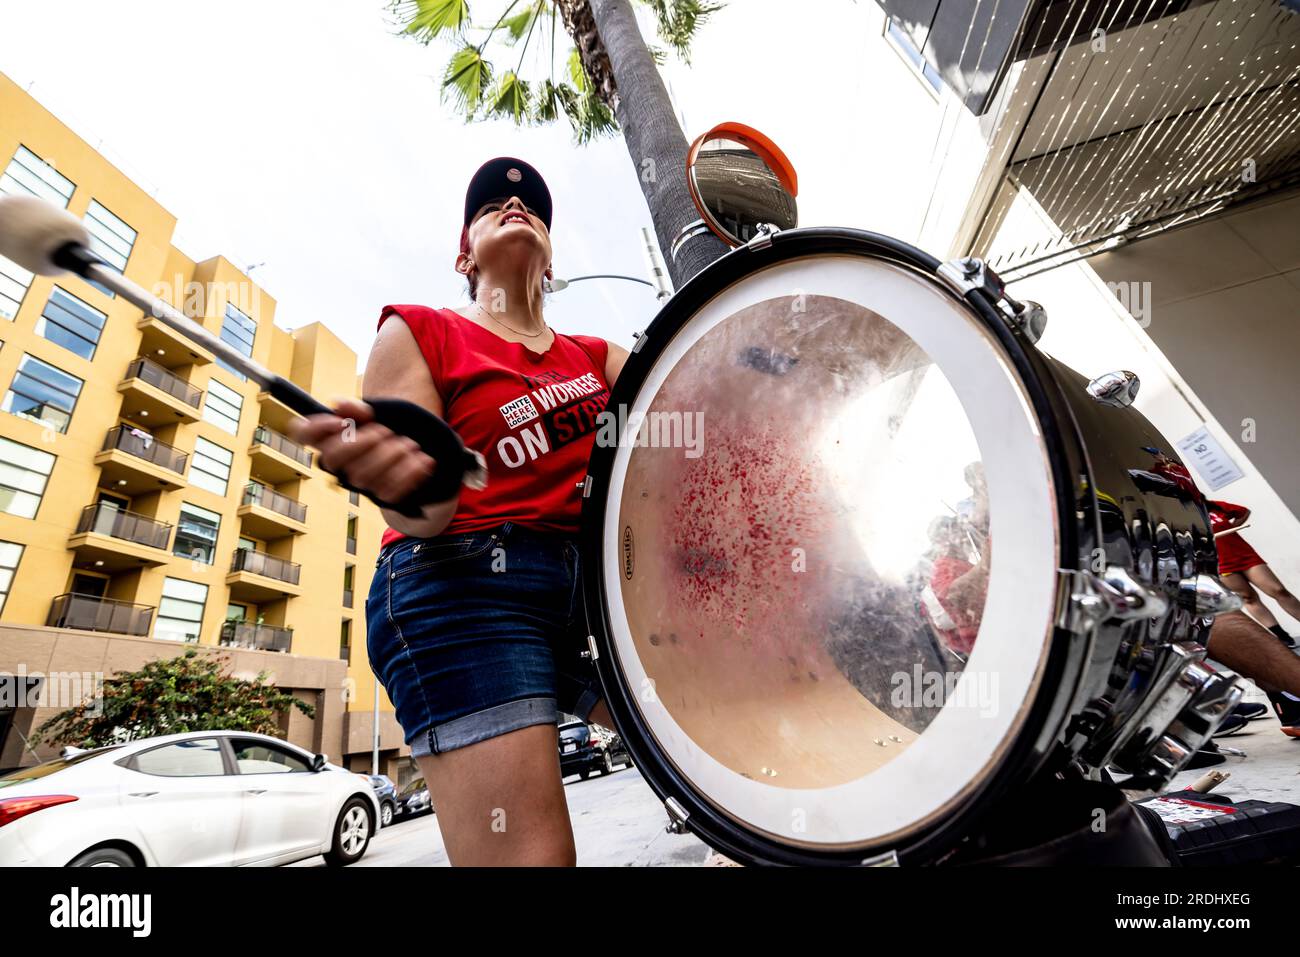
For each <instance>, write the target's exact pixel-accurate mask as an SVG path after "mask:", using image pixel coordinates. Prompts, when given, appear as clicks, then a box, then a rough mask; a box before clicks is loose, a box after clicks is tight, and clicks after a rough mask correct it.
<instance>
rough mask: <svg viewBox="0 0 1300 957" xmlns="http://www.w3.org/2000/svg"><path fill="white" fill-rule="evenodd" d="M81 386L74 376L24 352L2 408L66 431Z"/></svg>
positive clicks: (21, 416) (20, 416) (23, 417)
mask: <svg viewBox="0 0 1300 957" xmlns="http://www.w3.org/2000/svg"><path fill="white" fill-rule="evenodd" d="M81 385H82V383H81V380H80V379H78V378H77V377H76V376H75V375H69V374H68V373H66V372H64V371H63V370H62V369H56V368H54V366H52V365H50V364H49V363H48V362H42V361H41V360H40V359H37V358H36V357H35V356H29V355H24V356H23V358H22V361H21V362H19V363H18V371H17V372H15V373H14V381H13V383H12V384H11V385H10V386H9V391H8V392H7V393H6V394H5V397H4V403H3V405H0V408H3V409H4V410H5V411H6V412H12V413H13V414H14V415H16V416H18V417H19V418H22V419H31V420H32V421H33V422H43V423H45V424H46V425H48V426H49V427H50V428H52V429H54V431H56V432H66V431H68V423H69V422H71V421H72V410H73V409H74V408H76V405H77V396H79V395H81Z"/></svg>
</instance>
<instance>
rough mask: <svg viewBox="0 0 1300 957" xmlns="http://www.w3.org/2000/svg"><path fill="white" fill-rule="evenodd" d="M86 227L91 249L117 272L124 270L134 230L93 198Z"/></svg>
mask: <svg viewBox="0 0 1300 957" xmlns="http://www.w3.org/2000/svg"><path fill="white" fill-rule="evenodd" d="M86 229H87V230H89V231H90V249H91V251H92V252H94V253H95V254H97V255H98V256H100V257H101V258H102V259H103V260H104V262H106V263H108V264H109V265H110V266H112V267H113V268H114V269H116V270H117V271H118V272H124V271H125V270H126V262H127V260H128V259H130V258H131V250H132V249H133V248H134V247H135V237H136V231H135V230H134V229H132V228H131V227H130V226H128V225H127V224H126V223H124V222H122V220H120V219H118V218H117V217H116V216H114V215H113V214H112V213H111V212H109V211H108V210H107V209H106V208H105V207H103V206H101V205H100V203H99V201H98V200H95V199H92V200H91V201H90V208H89V209H87V210H86ZM104 291H105V292H107V291H108V290H104ZM110 295H111V293H110Z"/></svg>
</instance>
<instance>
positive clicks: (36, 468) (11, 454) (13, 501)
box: [0, 437, 54, 518]
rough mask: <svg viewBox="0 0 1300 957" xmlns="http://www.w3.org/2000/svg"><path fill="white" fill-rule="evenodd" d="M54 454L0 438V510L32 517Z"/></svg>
mask: <svg viewBox="0 0 1300 957" xmlns="http://www.w3.org/2000/svg"><path fill="white" fill-rule="evenodd" d="M53 469H54V456H53V455H51V454H50V453H49V452H42V451H41V450H40V449H34V448H32V447H31V446H28V445H20V444H19V443H17V442H11V441H10V440H9V439H6V438H3V437H0V511H4V512H8V513H9V514H10V515H17V516H18V517H19V518H35V517H36V510H37V509H38V508H40V506H41V496H42V495H44V494H45V483H46V482H47V481H48V480H49V477H50V472H51V471H52V470H53Z"/></svg>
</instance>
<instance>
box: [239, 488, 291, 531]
mask: <svg viewBox="0 0 1300 957" xmlns="http://www.w3.org/2000/svg"><path fill="white" fill-rule="evenodd" d="M235 514H236V515H238V516H239V518H240V520H241V521H242V522H243V529H244V534H246V535H248V536H250V537H252V538H260V539H263V540H264V541H268V542H269V541H274V540H275V539H277V538H284V537H285V536H286V535H301V534H302V533H303V532H305V531H307V506H306V505H303V504H302V502H299V501H297V500H296V499H292V498H290V497H289V496H287V495H281V494H280V493H279V492H277V491H276V490H275V489H273V488H267V487H266V486H265V485H263V484H261V483H260V482H249V483H248V485H246V486H245V487H244V495H243V498H241V499H240V502H239V508H237V509H236V510H235Z"/></svg>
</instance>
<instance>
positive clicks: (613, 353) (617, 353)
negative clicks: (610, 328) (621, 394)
mask: <svg viewBox="0 0 1300 957" xmlns="http://www.w3.org/2000/svg"><path fill="white" fill-rule="evenodd" d="M606 344H607V345H608V346H609V353H608V355H606V356H605V381H606V382H608V383H609V387H610V388H611V389H612V388H614V383H615V382H616V381H618V374H619V373H620V372H622V371H623V363H624V362H627V357H628V355H630V353H629V352H628V351H627V350H626V349H624V348H623V347H622V346H620V345H617V344H615V343H613V342H607V343H606Z"/></svg>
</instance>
